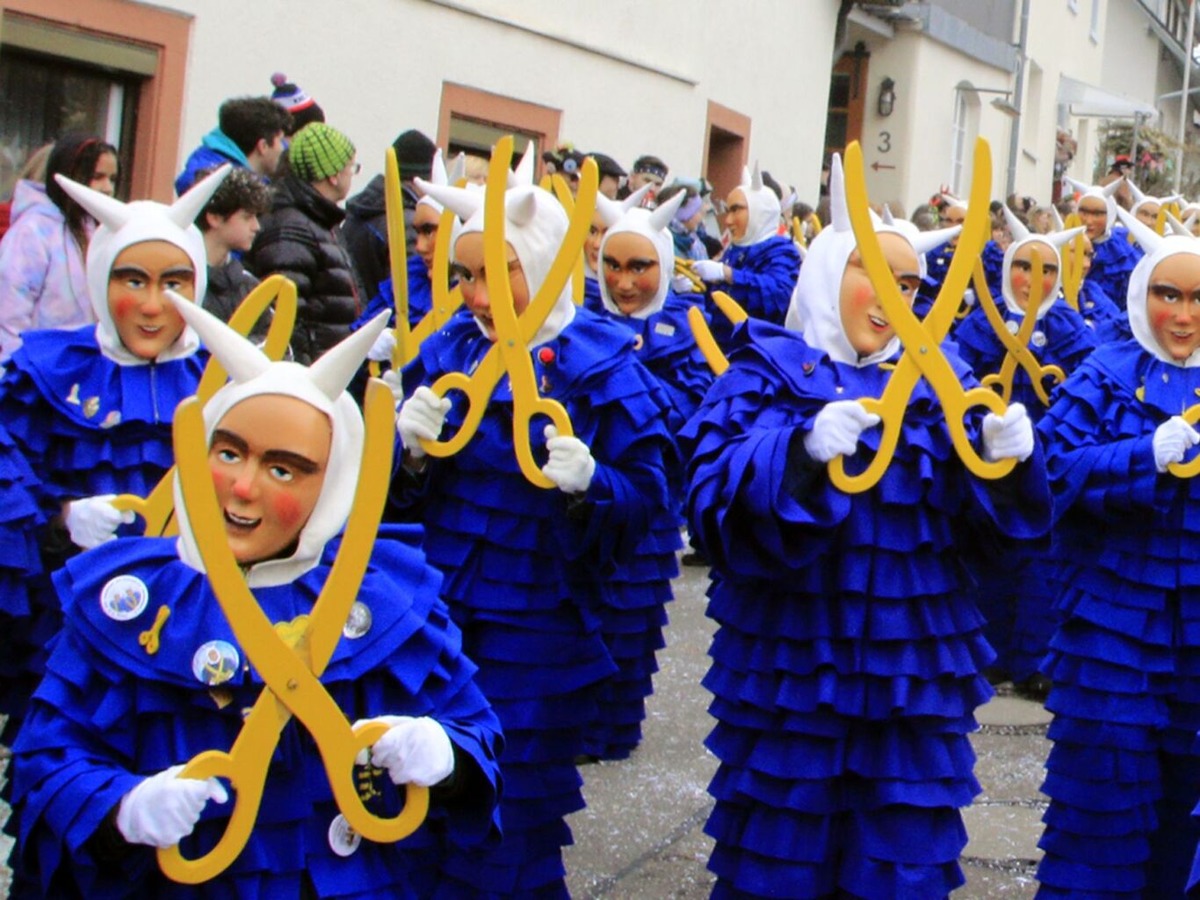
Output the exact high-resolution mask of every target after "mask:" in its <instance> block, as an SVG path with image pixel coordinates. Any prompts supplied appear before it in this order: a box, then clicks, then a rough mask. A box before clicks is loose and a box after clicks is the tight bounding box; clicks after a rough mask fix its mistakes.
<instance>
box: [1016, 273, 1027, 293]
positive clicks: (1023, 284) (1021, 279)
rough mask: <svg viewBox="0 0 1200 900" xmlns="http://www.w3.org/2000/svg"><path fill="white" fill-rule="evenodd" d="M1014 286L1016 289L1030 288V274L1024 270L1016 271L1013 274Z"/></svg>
mask: <svg viewBox="0 0 1200 900" xmlns="http://www.w3.org/2000/svg"><path fill="white" fill-rule="evenodd" d="M1012 286H1013V290H1014V291H1018V292H1020V291H1025V290H1028V289H1029V276H1028V275H1026V274H1025V273H1024V272H1015V273H1013V276H1012Z"/></svg>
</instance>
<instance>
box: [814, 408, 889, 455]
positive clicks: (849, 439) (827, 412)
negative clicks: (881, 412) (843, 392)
mask: <svg viewBox="0 0 1200 900" xmlns="http://www.w3.org/2000/svg"><path fill="white" fill-rule="evenodd" d="M879 421H880V419H879V416H878V415H876V414H875V413H870V412H867V411H866V410H865V409H863V406H862V404H861V403H859V402H858V401H857V400H835V401H833V402H832V403H826V404H825V407H824V408H823V409H822V410H821V411H820V412H819V413H817V416H816V418H815V419H813V425H812V431H810V432H809V433H808V434H806V435H805V436H804V449H805V450H806V451H807V452H808V455H809V456H811V457H812V458H813V459H815V460H816V461H817V462H819V463H827V462H829V461H830V460H831V459H833V458H834V457H835V456H851V455H853V453H854V451H855V450H857V449H858V439H859V436H860V435H862V433H863V432H864V431H866V430H867V429H868V428H870V427H871V426H872V425H878V424H879Z"/></svg>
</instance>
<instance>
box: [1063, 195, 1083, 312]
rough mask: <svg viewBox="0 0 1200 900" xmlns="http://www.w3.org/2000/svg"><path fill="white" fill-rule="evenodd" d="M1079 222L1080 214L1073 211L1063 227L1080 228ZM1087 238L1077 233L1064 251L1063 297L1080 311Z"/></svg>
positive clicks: (1072, 307) (1067, 228)
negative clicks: (1080, 293)
mask: <svg viewBox="0 0 1200 900" xmlns="http://www.w3.org/2000/svg"><path fill="white" fill-rule="evenodd" d="M1079 222H1080V219H1079V214H1078V213H1071V215H1069V216H1067V222H1066V223H1065V224H1064V225H1063V229H1064V230H1070V229H1072V228H1078V227H1079ZM1086 239H1087V236H1086V235H1085V234H1082V233H1080V234H1077V235H1075V237H1074V238H1073V239H1072V240H1071V243H1070V244H1068V245H1067V246H1066V247H1064V248H1063V251H1062V289H1063V297H1064V298H1065V299H1066V301H1067V303H1069V304H1070V306H1071V309H1073V310H1075V311H1076V312H1079V292H1080V290H1082V288H1083V255H1084V253H1086V252H1087V248H1086V246H1085V245H1084V243H1083V242H1084V241H1085V240H1086Z"/></svg>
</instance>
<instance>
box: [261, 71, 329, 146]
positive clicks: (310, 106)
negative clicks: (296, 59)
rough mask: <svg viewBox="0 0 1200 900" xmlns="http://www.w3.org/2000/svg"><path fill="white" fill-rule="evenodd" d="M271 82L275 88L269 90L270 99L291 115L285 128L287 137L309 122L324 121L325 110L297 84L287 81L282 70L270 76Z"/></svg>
mask: <svg viewBox="0 0 1200 900" xmlns="http://www.w3.org/2000/svg"><path fill="white" fill-rule="evenodd" d="M271 84H272V85H274V87H275V90H273V91H271V99H272V100H274V101H275V102H276V103H278V104H279V105H280V107H282V108H283V109H284V110H286V111H287V114H288V115H289V116H291V120H292V121H291V125H290V126H289V128H288V129H287V136H288V137H291V136H292V135H293V134H295V133H296V132H297V131H299V130H300V129H301V128H303V127H304V126H305V125H307V124H309V123H310V122H324V121H325V110H323V109H321V106H320V104H318V103H317V101H316V100H314V99H313V98H312V97H311V96H309V94H308V92H307V91H305V90H304V89H303V88H301V87H300V86H299V85H295V84H292V83H291V82H290V81H288V78H287V76H286V75H284V74H283V73H282V72H276V73H275V74H274V75H272V76H271Z"/></svg>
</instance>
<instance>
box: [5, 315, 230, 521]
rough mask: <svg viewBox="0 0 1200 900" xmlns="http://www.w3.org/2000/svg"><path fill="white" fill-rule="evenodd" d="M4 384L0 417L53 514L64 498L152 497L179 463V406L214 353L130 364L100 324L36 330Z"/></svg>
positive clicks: (17, 355) (11, 364) (26, 336)
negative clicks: (102, 338) (112, 355)
mask: <svg viewBox="0 0 1200 900" xmlns="http://www.w3.org/2000/svg"><path fill="white" fill-rule="evenodd" d="M23 340H24V343H23V344H22V345H21V347H20V349H18V351H17V352H16V353H14V354H13V356H12V359H11V360H9V363H8V367H7V370H6V371H5V373H4V378H3V380H2V381H0V416H3V418H4V421H5V424H6V425H7V427H8V430H9V433H10V434H11V435H12V437H13V440H14V441H15V442H16V444H17V446H18V447H20V449H21V452H22V453H24V454H25V457H26V459H27V460H28V461H29V464H30V466H32V468H33V469H34V471H36V472H39V473H41V476H42V481H41V495H40V497H39V501H40V502H41V503H42V504H43V507H44V509H45V511H46V512H47V514H48V515H54V514H56V513H57V512H58V506H59V504H60V503H61V502H62V501H64V500H73V499H77V498H79V497H89V496H92V495H95V494H121V493H131V494H139V495H141V496H143V497H144V496H146V495H147V494H148V493H149V492H150V491H151V490H153V488H154V487H155V485H157V484H158V481H159V479H160V478H161V477H162V475H163V474H164V473H165V472H166V471H167V469H169V468H170V467H171V465H172V464H173V462H174V453H173V451H172V449H171V422H172V419H173V417H174V414H175V407H176V406H178V405H179V403H180V401H182V400H184V399H186V398H187V397H190V396H191V395H192V394H194V393H195V391H196V386H197V385H198V384H199V381H200V375H201V373H202V372H203V370H204V364H205V362H206V361H207V358H208V356H207V354H206V353H204V352H203V351H201V352H197V353H195V354H193V355H191V356H189V357H186V358H184V359H178V360H171V361H170V362H163V363H149V364H146V365H130V366H122V365H118V364H117V363H115V362H113V361H112V360H110V359H108V358H107V357H106V356H104V355H103V354H101V352H100V349H99V347H98V346H97V344H96V339H95V326H94V325H86V326H84V327H82V328H78V329H74V330H70V331H57V330H45V331H30V332H26V333H25V334H24V335H23Z"/></svg>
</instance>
